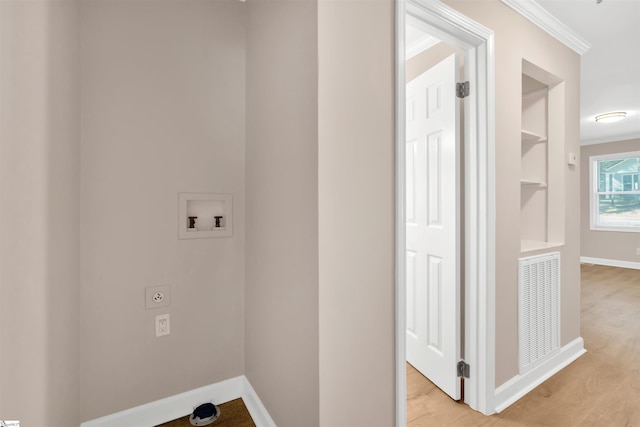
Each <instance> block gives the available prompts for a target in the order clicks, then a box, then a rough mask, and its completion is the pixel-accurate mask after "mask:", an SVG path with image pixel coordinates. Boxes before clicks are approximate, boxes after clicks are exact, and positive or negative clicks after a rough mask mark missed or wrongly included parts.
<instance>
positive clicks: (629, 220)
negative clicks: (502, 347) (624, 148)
mask: <svg viewBox="0 0 640 427" xmlns="http://www.w3.org/2000/svg"><path fill="white" fill-rule="evenodd" d="M589 162H590V164H591V167H590V182H591V191H590V199H591V229H592V230H609V231H631V232H640V151H634V152H632V153H618V154H608V155H604V156H592V157H590V158H589Z"/></svg>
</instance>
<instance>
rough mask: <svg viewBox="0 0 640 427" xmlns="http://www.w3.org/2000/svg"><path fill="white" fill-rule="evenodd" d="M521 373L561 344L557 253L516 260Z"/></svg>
mask: <svg viewBox="0 0 640 427" xmlns="http://www.w3.org/2000/svg"><path fill="white" fill-rule="evenodd" d="M518 273H519V277H520V279H519V286H518V300H519V307H518V323H519V332H520V335H519V343H520V374H523V373H524V372H527V371H528V370H530V369H531V368H533V367H534V366H536V365H538V364H539V363H541V362H542V361H544V360H545V359H547V358H548V357H549V356H551V355H552V354H554V353H555V352H557V351H558V350H559V348H560V253H559V252H554V253H552V254H546V255H541V256H534V257H527V258H520V259H519V260H518Z"/></svg>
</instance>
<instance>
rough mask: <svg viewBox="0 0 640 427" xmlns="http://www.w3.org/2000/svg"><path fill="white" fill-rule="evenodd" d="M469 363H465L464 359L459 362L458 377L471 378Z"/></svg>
mask: <svg viewBox="0 0 640 427" xmlns="http://www.w3.org/2000/svg"><path fill="white" fill-rule="evenodd" d="M470 369H471V368H469V365H467V364H466V363H465V361H464V360H461V361H459V362H458V377H465V378H469V370H470Z"/></svg>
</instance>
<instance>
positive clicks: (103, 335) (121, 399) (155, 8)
mask: <svg viewBox="0 0 640 427" xmlns="http://www.w3.org/2000/svg"><path fill="white" fill-rule="evenodd" d="M245 9H246V4H245V3H242V2H239V1H237V0H217V1H207V0H189V1H186V2H182V1H178V2H177V1H173V0H155V1H133V0H127V1H110V0H94V1H86V2H83V4H82V36H81V38H82V174H81V181H82V190H81V200H82V209H81V213H82V228H81V230H82V258H81V261H82V310H81V319H82V324H81V343H82V350H81V363H80V378H81V400H80V408H81V418H82V420H89V419H93V418H96V417H99V416H103V415H107V414H110V413H113V412H117V411H121V410H124V409H127V408H131V407H134V406H137V405H141V404H144V403H148V402H151V401H154V400H157V399H160V398H164V397H167V396H171V395H174V394H177V393H181V392H184V391H187V390H191V389H194V388H197V387H201V386H204V385H208V384H212V383H216V382H218V381H222V380H225V379H228V378H231V377H235V376H237V375H241V374H243V373H244V235H245V233H244V183H245V178H244V177H245V168H244V153H245V145H244V141H245ZM179 192H203V193H231V194H232V195H233V203H234V205H233V212H234V221H233V222H234V227H233V232H234V235H233V237H229V238H215V239H189V240H179V239H178V193H179ZM165 284H168V285H171V305H170V306H169V307H167V308H165V309H151V310H147V309H145V287H148V286H158V285H165ZM164 313H169V314H170V315H171V334H170V335H169V336H166V337H160V338H156V337H155V329H154V320H155V316H156V315H158V314H164Z"/></svg>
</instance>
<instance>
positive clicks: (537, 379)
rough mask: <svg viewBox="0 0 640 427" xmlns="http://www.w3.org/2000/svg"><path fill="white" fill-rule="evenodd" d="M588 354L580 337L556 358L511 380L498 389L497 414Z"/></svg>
mask: <svg viewBox="0 0 640 427" xmlns="http://www.w3.org/2000/svg"><path fill="white" fill-rule="evenodd" d="M586 352H587V350H585V349H584V341H583V340H582V337H578V338H576V339H575V340H573V341H571V342H570V343H569V344H567V345H565V346H563V347H562V348H561V349H560V351H559V352H558V353H557V354H556V355H555V356H554V357H552V358H550V359H548V360H547V361H545V362H544V363H542V364H540V365H538V366H537V367H535V368H534V369H532V370H530V371H528V372H526V373H524V374H522V375H516V376H515V377H513V378H511V379H510V380H509V381H507V382H506V383H504V384H502V385H501V386H500V387H498V388H497V389H496V393H495V395H496V397H495V402H496V409H495V410H496V412H502V411H504V410H505V409H506V408H508V407H509V406H511V405H512V404H514V403H515V402H516V401H518V400H519V399H520V398H522V397H523V396H524V395H525V394H527V393H529V392H530V391H531V390H533V389H534V388H536V387H538V386H539V385H540V384H542V383H543V382H545V381H546V380H548V379H549V378H551V377H552V376H553V375H555V374H556V373H558V372H560V371H561V370H562V369H563V368H565V367H566V366H568V365H569V364H570V363H571V362H573V361H574V360H576V359H577V358H579V357H580V356H582V355H583V354H585V353H586Z"/></svg>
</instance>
